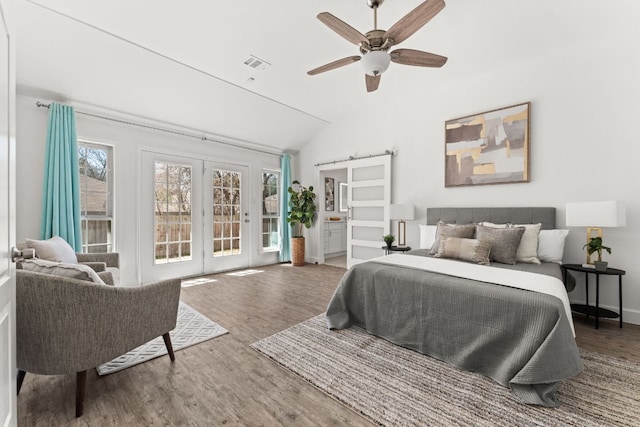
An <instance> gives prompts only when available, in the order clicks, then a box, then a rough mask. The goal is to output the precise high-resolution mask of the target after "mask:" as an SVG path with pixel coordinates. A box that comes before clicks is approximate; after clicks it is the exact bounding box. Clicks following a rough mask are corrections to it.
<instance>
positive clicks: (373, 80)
mask: <svg viewBox="0 0 640 427" xmlns="http://www.w3.org/2000/svg"><path fill="white" fill-rule="evenodd" d="M380 76H381V75H380V74H378V75H377V76H370V75H369V74H365V75H364V77H365V82H366V83H367V92H373V91H374V90H377V89H378V86H379V85H380Z"/></svg>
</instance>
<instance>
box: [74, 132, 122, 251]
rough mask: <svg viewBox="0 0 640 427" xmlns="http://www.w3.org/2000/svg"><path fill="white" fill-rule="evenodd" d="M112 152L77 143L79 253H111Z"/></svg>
mask: <svg viewBox="0 0 640 427" xmlns="http://www.w3.org/2000/svg"><path fill="white" fill-rule="evenodd" d="M112 164H113V149H112V147H109V146H106V145H99V144H91V143H88V142H84V141H78V166H79V170H80V215H81V219H82V252H84V253H99V252H113V191H112V187H113V177H112V170H113V167H112Z"/></svg>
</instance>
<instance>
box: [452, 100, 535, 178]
mask: <svg viewBox="0 0 640 427" xmlns="http://www.w3.org/2000/svg"><path fill="white" fill-rule="evenodd" d="M530 107H531V103H530V102H525V103H522V104H516V105H511V106H508V107H503V108H498V109H495V110H489V111H485V112H483V113H477V114H472V115H469V116H464V117H459V118H456V119H451V120H447V121H446V122H445V156H444V157H445V159H444V163H445V164H444V171H445V172H444V183H445V185H444V186H445V187H460V186H473V185H490V184H510V183H521V182H530V174H529V152H530V146H531V141H530V137H529V128H530V110H531V108H530Z"/></svg>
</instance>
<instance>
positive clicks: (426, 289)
mask: <svg viewBox="0 0 640 427" xmlns="http://www.w3.org/2000/svg"><path fill="white" fill-rule="evenodd" d="M438 221H443V222H445V223H448V224H469V223H480V222H483V221H489V222H492V223H495V224H506V223H512V224H536V223H541V224H542V226H541V229H543V230H551V231H553V229H554V228H555V209H554V208H438V209H436V208H434V209H428V210H427V224H429V225H434V224H437V223H438ZM541 235H542V234H541ZM538 286H543V287H544V289H543V290H541V289H538V288H537V287H538ZM326 319H327V325H328V327H329V328H331V329H344V328H348V327H350V326H352V325H358V326H360V327H362V328H364V329H365V330H367V332H369V333H370V334H372V335H376V336H379V337H381V338H384V339H386V340H388V341H390V342H393V343H394V344H397V345H400V346H403V347H406V348H409V349H412V350H415V351H418V352H421V353H423V354H427V355H430V356H432V357H435V358H437V359H439V360H442V361H445V362H447V363H449V364H452V365H454V366H457V367H459V368H461V369H464V370H467V371H470V372H477V373H480V374H483V375H486V376H488V377H490V378H492V379H493V380H494V381H496V382H497V383H499V384H501V385H503V386H505V387H509V388H510V390H511V392H512V394H513V395H514V396H515V397H516V398H517V399H518V400H520V401H521V402H523V403H527V404H535V405H542V406H549V407H556V406H558V405H559V401H558V397H557V389H558V386H559V384H560V382H561V381H562V380H565V379H567V378H570V377H572V376H574V375H576V374H577V373H579V372H580V371H581V370H582V361H581V359H580V355H579V352H578V348H577V346H576V342H575V334H574V330H573V322H572V319H571V313H570V308H569V305H568V298H567V295H566V290H565V289H564V285H563V284H562V275H561V271H560V267H559V265H558V264H557V263H552V262H542V263H541V264H528V263H527V264H524V263H520V262H518V263H516V264H515V265H505V264H499V263H494V262H492V263H491V265H490V266H485V265H476V264H472V263H468V262H462V261H456V260H451V259H440V258H434V257H433V256H431V255H430V254H429V253H428V250H418V251H410V252H409V253H408V254H397V255H390V256H385V257H379V258H375V259H372V260H369V261H367V262H364V263H361V264H357V265H355V266H353V267H352V268H351V269H349V270H348V271H347V272H346V273H345V275H344V277H343V278H342V280H341V282H340V284H339V285H338V287H337V289H336V291H335V293H334V295H333V297H332V299H331V301H330V303H329V306H328V308H327V312H326Z"/></svg>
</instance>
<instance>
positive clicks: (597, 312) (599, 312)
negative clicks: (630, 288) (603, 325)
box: [562, 264, 627, 329]
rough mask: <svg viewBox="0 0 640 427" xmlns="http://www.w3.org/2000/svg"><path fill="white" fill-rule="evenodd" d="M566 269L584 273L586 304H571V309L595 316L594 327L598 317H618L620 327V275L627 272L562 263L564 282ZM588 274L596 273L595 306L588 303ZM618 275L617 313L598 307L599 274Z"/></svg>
mask: <svg viewBox="0 0 640 427" xmlns="http://www.w3.org/2000/svg"><path fill="white" fill-rule="evenodd" d="M567 270H570V271H580V272H582V273H584V285H585V291H586V299H585V302H586V304H571V310H573V311H575V312H577V313H582V314H586V315H587V317H588V316H595V318H596V329H598V319H599V318H600V317H607V318H613V319H615V318H616V317H618V318H620V327H621V328H622V276H624V275H625V274H627V272H626V271H624V270H620V269H617V268H607V269H606V270H605V271H599V270H596V269H595V268H588V267H583V266H582V265H581V264H563V265H562V278H563V280H564V281H565V282H566V275H567ZM589 274H595V275H596V305H595V307H594V306H592V305H589ZM603 275H604V276H618V299H619V309H618V310H619V313H616V312H614V311H611V310H607V309H604V308H600V276H603Z"/></svg>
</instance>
